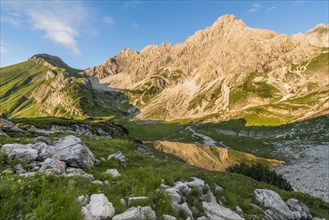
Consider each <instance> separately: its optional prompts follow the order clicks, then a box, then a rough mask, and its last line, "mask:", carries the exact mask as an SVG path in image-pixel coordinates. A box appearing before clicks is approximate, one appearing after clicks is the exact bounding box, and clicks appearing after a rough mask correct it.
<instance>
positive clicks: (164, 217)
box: [162, 215, 177, 220]
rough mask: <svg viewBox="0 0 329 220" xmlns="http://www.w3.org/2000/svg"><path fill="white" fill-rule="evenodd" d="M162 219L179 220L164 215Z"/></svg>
mask: <svg viewBox="0 0 329 220" xmlns="http://www.w3.org/2000/svg"><path fill="white" fill-rule="evenodd" d="M162 218H163V220H177V219H176V217H174V216H171V215H163V216H162Z"/></svg>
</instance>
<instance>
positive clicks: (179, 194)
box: [160, 177, 244, 220]
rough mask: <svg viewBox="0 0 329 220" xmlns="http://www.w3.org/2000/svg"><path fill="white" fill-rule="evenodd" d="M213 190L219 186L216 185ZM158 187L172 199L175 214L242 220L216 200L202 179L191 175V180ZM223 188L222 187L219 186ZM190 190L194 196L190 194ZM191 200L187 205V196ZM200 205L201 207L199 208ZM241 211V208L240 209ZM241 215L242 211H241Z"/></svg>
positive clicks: (190, 216)
mask: <svg viewBox="0 0 329 220" xmlns="http://www.w3.org/2000/svg"><path fill="white" fill-rule="evenodd" d="M214 188H215V191H217V190H218V189H219V188H220V187H219V186H218V185H216V186H215V187H214ZM160 189H162V190H164V191H165V192H167V193H168V194H169V196H170V197H171V199H172V208H173V211H174V213H175V215H177V216H178V215H179V213H184V215H185V216H186V217H188V218H190V219H195V216H196V215H198V216H200V215H202V216H200V217H199V218H197V219H199V220H201V219H205V220H210V219H213V220H219V219H226V220H243V219H244V218H243V217H241V216H240V215H239V214H237V213H235V212H233V211H232V210H230V209H228V208H225V207H224V206H222V205H221V204H218V203H217V201H218V202H219V203H222V202H221V201H220V200H217V199H216V197H215V196H214V194H213V192H212V191H211V189H210V187H209V185H208V184H206V183H205V181H204V180H202V179H199V178H196V177H193V178H192V180H191V181H188V182H182V181H178V182H176V183H175V185H174V186H173V187H170V186H167V185H165V184H163V183H162V184H161V185H160ZM220 189H221V190H223V189H222V188H220ZM192 191H193V194H195V195H194V196H192V194H191V193H192ZM196 195H197V196H196ZM191 197H192V200H193V202H192V203H193V204H192V205H193V206H191V204H190V205H189V204H188V203H187V202H186V201H187V198H191ZM200 207H202V209H200ZM241 211H242V210H241ZM241 214H242V215H243V212H242V213H241Z"/></svg>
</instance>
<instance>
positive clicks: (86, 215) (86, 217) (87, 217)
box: [81, 207, 100, 220]
mask: <svg viewBox="0 0 329 220" xmlns="http://www.w3.org/2000/svg"><path fill="white" fill-rule="evenodd" d="M81 213H82V216H83V220H100V218H96V217H95V216H92V214H91V213H90V211H89V210H88V209H87V207H82V209H81Z"/></svg>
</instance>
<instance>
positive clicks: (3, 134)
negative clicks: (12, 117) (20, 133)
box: [0, 129, 9, 137]
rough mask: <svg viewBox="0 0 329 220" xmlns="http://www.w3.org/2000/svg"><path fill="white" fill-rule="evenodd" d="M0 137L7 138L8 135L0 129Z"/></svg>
mask: <svg viewBox="0 0 329 220" xmlns="http://www.w3.org/2000/svg"><path fill="white" fill-rule="evenodd" d="M0 137H9V135H8V134H7V133H6V132H4V131H3V130H2V129H0Z"/></svg>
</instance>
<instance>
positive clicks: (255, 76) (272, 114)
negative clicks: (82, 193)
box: [0, 15, 329, 125]
mask: <svg viewBox="0 0 329 220" xmlns="http://www.w3.org/2000/svg"><path fill="white" fill-rule="evenodd" d="M328 33H329V25H325V24H319V25H317V26H315V27H314V28H313V29H311V30H310V31H308V32H307V33H305V34H302V33H298V34H295V35H292V36H288V35H286V34H278V33H275V32H273V31H270V30H263V29H255V28H249V27H247V26H246V24H245V23H244V22H243V21H242V20H238V19H237V18H236V17H234V16H233V15H225V16H222V17H220V18H219V19H218V20H217V21H216V22H215V23H214V24H213V25H211V26H210V27H207V28H206V29H204V30H200V31H197V32H196V33H195V34H194V35H192V36H190V37H188V38H187V39H186V41H185V42H183V43H178V44H175V45H172V44H162V45H161V46H156V45H149V46H147V47H145V48H144V49H143V50H142V51H140V52H138V51H133V50H127V49H125V50H123V51H121V52H120V53H119V54H117V55H116V56H114V57H112V58H110V59H108V60H107V61H106V62H105V63H103V64H101V65H99V66H95V67H91V68H88V69H86V70H76V69H74V68H71V67H69V66H68V65H66V64H65V63H64V62H63V61H62V60H61V59H60V58H58V57H55V56H50V55H47V54H38V55H34V56H32V57H31V58H30V59H29V60H28V61H26V62H23V63H20V64H16V65H13V66H10V67H5V68H2V69H1V78H2V80H1V81H2V83H1V90H0V101H1V102H2V106H1V111H2V112H5V113H7V114H10V115H12V116H31V115H34V116H40V115H42V116H44V115H55V116H56V115H57V116H65V117H90V116H109V115H118V114H119V115H125V116H136V117H137V118H138V119H152V120H165V121H180V120H187V121H189V120H191V121H198V120H210V121H223V120H228V119H232V118H244V119H245V120H246V121H247V125H279V124H285V123H289V122H294V121H298V120H302V119H307V118H311V117H315V116H319V115H323V114H328V113H329V108H328V103H329V98H328V92H329V79H328V72H329V64H328V63H329V49H328V47H329V39H328ZM22 73H23V74H22Z"/></svg>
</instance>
